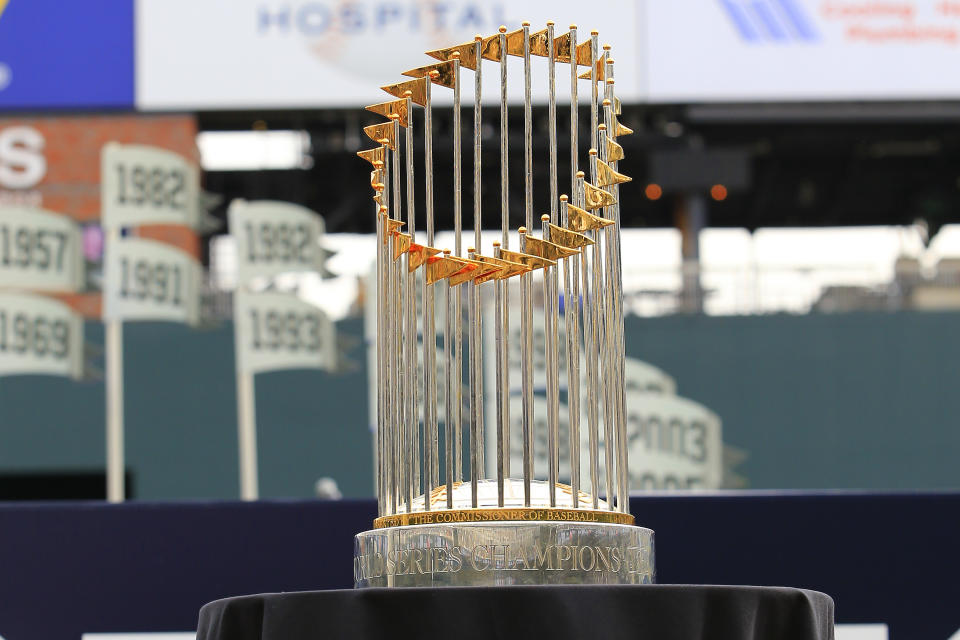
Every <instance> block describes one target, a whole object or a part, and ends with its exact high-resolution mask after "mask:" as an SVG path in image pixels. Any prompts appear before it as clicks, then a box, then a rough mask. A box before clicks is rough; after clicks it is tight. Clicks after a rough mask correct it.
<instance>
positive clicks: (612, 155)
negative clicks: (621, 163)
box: [607, 138, 623, 162]
mask: <svg viewBox="0 0 960 640" xmlns="http://www.w3.org/2000/svg"><path fill="white" fill-rule="evenodd" d="M607 160H609V161H610V162H617V161H618V160H623V147H621V146H620V145H619V144H617V143H616V142H615V141H614V139H613V138H607Z"/></svg>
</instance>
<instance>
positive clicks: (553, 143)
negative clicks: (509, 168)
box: [525, 22, 576, 224]
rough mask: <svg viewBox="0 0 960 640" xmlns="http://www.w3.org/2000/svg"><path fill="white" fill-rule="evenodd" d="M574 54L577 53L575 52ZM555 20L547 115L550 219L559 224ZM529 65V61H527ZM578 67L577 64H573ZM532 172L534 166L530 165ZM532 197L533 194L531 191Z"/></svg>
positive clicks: (550, 31)
mask: <svg viewBox="0 0 960 640" xmlns="http://www.w3.org/2000/svg"><path fill="white" fill-rule="evenodd" d="M525 53H526V60H527V61H529V59H530V41H529V39H527V47H526V51H525ZM574 56H576V54H575V53H574ZM553 58H554V56H553V22H548V23H547V92H548V99H547V117H548V120H549V129H550V220H551V222H553V224H557V195H558V187H557V87H556V84H557V81H556V72H557V69H556V65H557V63H556V60H554V59H553ZM527 66H528V67H529V62H527ZM573 67H574V68H576V64H574V65H573ZM527 75H528V80H527V87H528V89H527V95H528V96H529V95H530V91H529V86H530V81H529V73H528V74H527ZM529 168H530V170H531V172H532V166H530V167H529ZM530 195H531V199H532V197H533V194H532V192H531V194H530Z"/></svg>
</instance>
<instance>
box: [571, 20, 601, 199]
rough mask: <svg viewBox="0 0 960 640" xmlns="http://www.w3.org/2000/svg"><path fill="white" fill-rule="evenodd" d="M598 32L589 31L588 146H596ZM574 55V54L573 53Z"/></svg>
mask: <svg viewBox="0 0 960 640" xmlns="http://www.w3.org/2000/svg"><path fill="white" fill-rule="evenodd" d="M599 35H600V34H599V33H598V32H597V31H591V32H590V98H591V99H590V148H591V149H596V148H597V118H598V116H597V100H599V94H598V91H597V81H598V80H599V78H597V56H598V54H599V51H600V50H599V48H598V45H597V42H598V40H597V38H598V36H599ZM574 55H576V54H574ZM590 177H591V179H593V180H594V182H596V180H595V176H593V175H591V176H590Z"/></svg>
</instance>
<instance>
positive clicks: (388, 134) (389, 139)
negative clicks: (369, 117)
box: [363, 122, 397, 151]
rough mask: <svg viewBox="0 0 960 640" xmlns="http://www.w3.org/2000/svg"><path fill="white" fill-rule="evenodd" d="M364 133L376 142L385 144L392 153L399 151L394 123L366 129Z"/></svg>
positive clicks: (375, 125) (371, 126)
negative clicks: (394, 133) (394, 132)
mask: <svg viewBox="0 0 960 640" xmlns="http://www.w3.org/2000/svg"><path fill="white" fill-rule="evenodd" d="M363 132H364V133H365V134H367V137H368V138H370V139H371V140H373V141H374V142H379V143H380V144H385V145H387V146H388V147H390V150H391V151H396V150H397V138H396V136H394V135H393V122H381V123H380V124H372V125H370V126H369V127H364V128H363Z"/></svg>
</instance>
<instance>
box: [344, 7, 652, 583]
mask: <svg viewBox="0 0 960 640" xmlns="http://www.w3.org/2000/svg"><path fill="white" fill-rule="evenodd" d="M428 55H429V56H431V57H433V58H435V59H438V60H440V62H438V63H435V64H431V65H427V66H424V67H419V68H417V69H411V70H409V71H405V72H403V75H404V76H408V77H411V78H412V79H410V80H407V81H405V82H400V83H397V84H392V85H388V86H385V87H383V89H384V91H386V92H387V93H389V94H391V95H392V96H394V98H395V99H394V100H391V101H389V102H384V103H381V104H377V105H372V106H370V107H367V109H368V110H370V111H373V112H375V113H378V114H381V115H383V116H384V117H385V118H387V121H386V122H383V123H380V124H375V125H372V126H369V127H366V128H365V129H364V131H365V132H366V134H367V135H368V136H369V137H370V138H371V139H373V140H374V141H375V142H377V143H378V144H379V146H377V147H375V148H373V149H369V150H366V151H361V152H359V154H358V155H359V156H360V157H362V158H364V159H365V160H367V161H369V162H370V163H371V164H372V165H373V167H374V170H373V172H372V174H371V186H372V187H373V189H374V192H375V193H374V201H375V202H376V216H377V238H378V242H377V247H378V250H377V274H376V275H377V288H378V290H377V292H376V297H377V380H378V386H379V393H378V403H377V431H376V451H377V500H378V517H377V519H376V520H375V521H374V528H373V529H372V530H370V531H366V532H363V533H360V534H358V535H357V536H356V539H355V548H354V579H355V584H356V586H357V587H386V586H398V587H399V586H441V585H481V584H489V585H510V584H557V583H601V584H637V583H649V582H652V581H653V578H654V561H653V532H652V531H650V530H649V529H643V528H640V527H637V526H634V525H633V516H631V515H630V513H629V485H628V474H627V442H626V425H625V399H624V386H623V374H624V347H623V339H624V338H623V308H622V287H621V269H620V220H619V212H620V205H619V203H618V196H619V187H618V185H619V184H620V183H622V182H627V181H629V180H630V178H628V177H627V176H625V175H623V174H620V173H618V172H617V161H618V160H621V159H622V158H623V149H622V147H621V146H620V145H618V144H617V138H618V137H619V136H622V135H626V134H629V133H632V132H631V131H630V130H629V129H627V128H626V127H625V126H623V125H622V124H620V123H619V122H618V121H617V116H618V115H619V113H620V101H619V100H618V99H617V98H616V96H615V95H614V78H613V66H614V65H613V59H611V57H610V56H611V53H610V47H609V46H606V45H605V46H603V48H602V49H601V48H600V47H599V46H598V34H597V32H592V33H591V35H590V38H589V39H588V40H586V41H585V42H582V43H578V42H577V28H576V26H571V27H570V30H569V31H568V32H567V33H564V34H562V35H559V36H557V37H555V34H554V25H553V23H547V26H546V29H543V30H541V31H537V32H535V33H531V31H530V25H529V23H524V24H523V27H522V28H521V29H518V30H516V31H513V32H509V33H508V32H507V29H506V28H505V27H501V28H500V32H499V33H497V34H495V35H492V36H489V37H486V38H483V37H481V36H477V37H476V38H475V40H474V41H473V42H470V43H466V44H462V45H457V46H453V47H449V48H446V49H440V50H436V51H430V52H428ZM508 56H517V57H521V58H522V59H523V69H524V78H523V80H524V167H523V174H524V176H525V214H526V218H525V221H526V227H521V228H520V229H519V230H518V231H519V238H518V242H517V243H516V245H514V246H515V247H516V249H511V239H510V235H511V233H510V229H509V215H508V213H509V212H508V175H509V174H508V160H507V144H508V140H507V75H508V74H507V58H508ZM531 56H541V57H545V58H546V61H547V69H548V78H547V85H548V90H549V102H548V117H549V123H548V129H549V139H550V141H549V147H550V169H549V176H550V185H549V188H550V213H549V214H546V215H543V216H542V217H541V218H540V220H541V234H540V237H535V235H534V217H533V183H532V176H533V150H532V137H533V134H532V120H533V117H532V108H531V90H530V85H531V65H530V61H531ZM484 60H490V61H493V62H499V64H500V178H501V212H500V214H501V235H500V238H499V242H494V243H493V244H492V246H493V250H492V254H493V255H481V253H480V251H481V247H482V246H483V244H482V238H481V231H480V229H481V206H480V195H481V190H482V185H483V183H482V180H481V155H482V153H481V152H482V149H481V93H482V87H483V81H482V67H483V61H484ZM557 63H561V64H569V68H570V97H571V105H570V123H569V128H570V131H569V134H570V145H571V153H570V176H571V184H570V189H571V194H572V195H571V196H567V195H560V194H559V185H558V183H557V124H558V123H557V106H556V89H555V84H556V83H555V71H556V64H557ZM580 67H585V68H586V69H587V70H586V71H585V73H583V74H578V72H579V71H581V69H580ZM463 68H466V69H470V70H472V71H473V72H474V79H475V93H474V103H473V125H474V144H473V150H474V155H473V169H474V172H473V173H474V175H473V179H474V187H473V193H474V201H473V225H474V238H473V246H472V247H470V248H467V250H466V253H464V251H463V245H462V225H461V213H462V211H461V172H462V160H461V101H460V73H461V69H463ZM578 79H581V80H588V81H589V83H590V122H589V126H590V140H591V149H590V150H589V153H588V154H587V158H588V169H589V175H590V179H589V181H588V180H587V179H586V177H585V174H584V172H583V171H581V170H580V169H579V160H580V158H579V151H578V135H579V134H578V131H579V126H580V122H579V119H580V114H579V110H578V98H577V82H578ZM433 85H438V86H441V87H444V88H448V89H452V91H453V158H454V166H453V175H454V185H453V191H454V201H453V215H454V233H455V246H454V249H453V251H452V252H451V251H450V250H446V249H444V250H441V249H438V248H435V247H434V246H433V245H434V216H433V207H434V198H433V140H432V139H433V131H432V108H431V92H432V89H433ZM414 105H416V106H418V107H421V108H422V110H423V120H422V126H423V135H424V152H423V158H424V159H423V162H424V164H423V172H424V178H425V183H426V184H425V193H426V199H425V211H424V214H423V218H421V222H422V223H425V233H424V232H423V231H421V232H420V233H421V234H423V235H418V233H417V230H416V226H417V215H416V212H415V198H414V193H415V189H416V187H415V178H414V164H415V163H414V150H413V139H414V135H415V134H414V120H415V118H414V115H415V113H414V112H415V107H414ZM601 119H602V122H601ZM401 129H402V130H403V132H404V135H403V136H402V137H403V140H402V142H403V143H404V144H403V147H404V148H403V149H401V144H400V143H401ZM401 155H402V156H403V161H401ZM402 175H403V176H404V177H405V179H406V184H405V189H404V190H403V193H402V192H401V176H402ZM404 196H405V197H404ZM404 225H405V226H406V231H401V229H402V228H403V227H404ZM424 240H425V242H424ZM561 265H562V268H563V299H564V301H566V304H565V305H564V312H563V320H564V330H563V334H564V335H565V339H566V349H565V354H566V355H565V360H566V362H565V363H563V364H564V365H565V366H566V375H567V381H568V385H567V405H568V408H569V438H568V440H569V447H568V449H569V457H570V459H569V467H570V473H569V476H570V478H569V479H570V483H569V484H562V483H560V482H559V470H560V450H561V447H560V426H559V424H560V419H559V411H560V385H559V372H560V367H561V363H560V362H559V360H560V350H559V349H558V346H559V334H560V327H559V325H560V312H559V304H558V298H559V291H558V287H559V280H560V278H559V273H558V272H559V270H560V269H561ZM537 270H542V276H543V279H542V288H543V306H544V316H543V317H544V320H543V323H544V326H543V329H544V335H545V346H544V353H543V356H544V360H545V369H546V371H545V380H546V401H547V404H546V406H547V415H546V418H547V419H546V431H547V433H546V438H545V439H544V438H538V437H537V434H536V433H535V431H536V428H535V424H534V370H533V369H534V356H535V353H534V341H533V329H534V328H533V321H534V320H533V319H534V315H533V306H534V299H533V286H532V285H533V279H534V272H535V271H537ZM537 275H539V274H537ZM511 278H519V280H520V295H521V304H520V327H521V333H520V336H521V338H520V339H521V345H520V352H521V367H522V368H521V372H522V375H521V378H522V402H523V405H522V436H521V440H522V447H523V453H522V461H521V464H520V465H519V466H520V471H521V474H516V473H515V472H516V470H517V469H516V466H513V467H512V466H511V455H510V454H511V449H510V443H511V438H510V415H509V414H510V402H509V400H510V386H509V379H508V377H509V367H508V364H509V362H508V353H509V351H508V346H509V345H508V341H509V335H510V334H509V323H510V320H511V318H510V315H511V314H510V303H509V297H510V279H511ZM488 282H492V285H487V286H492V287H493V289H494V294H493V297H494V300H495V305H494V306H495V319H494V323H495V336H496V340H495V347H496V363H497V366H496V390H495V393H496V417H495V420H494V421H493V423H494V424H495V425H496V433H495V434H489V433H488V434H485V433H484V416H483V397H484V391H483V370H482V362H483V361H482V354H481V351H482V348H483V345H482V330H481V321H482V316H481V311H482V300H483V299H484V298H483V297H482V289H483V288H484V286H485V285H486V283H488ZM441 283H443V284H441ZM438 284H441V288H442V290H443V295H444V296H445V299H444V304H445V311H444V313H443V318H444V327H443V346H444V348H443V353H442V357H443V358H444V360H445V362H444V372H443V373H444V375H443V377H444V378H445V381H444V384H443V385H441V386H442V388H443V396H444V399H445V403H444V409H445V419H444V420H443V424H442V430H441V428H440V427H441V425H440V420H439V417H438V381H437V374H436V372H437V367H436V358H437V341H436V339H435V338H434V336H436V322H437V319H436V315H437V313H436V308H435V302H436V290H437V285H438ZM462 284H467V285H468V287H467V298H468V314H467V318H468V322H467V325H468V326H467V336H466V338H467V365H468V366H467V379H468V388H469V403H468V404H469V416H468V417H466V420H467V422H466V427H467V434H466V438H467V439H466V442H465V441H464V434H463V426H464V419H465V416H464V415H463V411H462V406H463V402H462V398H461V396H462V390H463V377H464V367H463V350H462V345H463V342H464V340H463V338H464V336H463V333H464V327H463V313H462V309H463V306H462V292H463V287H461V286H460V285H462ZM420 287H422V289H420V291H422V296H421V297H418V295H417V293H418V288H420ZM581 299H582V305H581V304H578V303H579V302H580V300H581ZM570 301H573V302H572V303H571V302H570ZM581 326H582V335H583V340H582V341H581V338H580V336H581ZM418 328H419V329H418ZM418 330H419V331H422V335H424V336H426V339H424V340H423V343H422V347H420V346H418ZM420 350H422V353H418V351H420ZM421 355H422V362H423V389H424V391H423V397H422V398H420V397H418V396H419V395H420V394H419V391H418V390H419V381H418V380H417V378H418V368H417V362H418V358H419V356H421ZM581 357H583V358H585V365H586V366H585V371H586V381H585V384H584V385H582V386H583V388H584V389H585V397H584V402H585V405H586V406H585V409H586V425H585V430H586V439H585V446H586V448H587V449H588V451H587V454H586V456H584V458H585V460H581V424H580V422H581V418H580V415H581V414H580V394H581V383H580V380H579V373H580V358H581ZM491 437H492V438H494V439H495V445H496V446H495V451H496V476H495V477H487V474H486V473H485V469H486V468H487V467H486V466H485V464H484V451H485V449H486V448H487V446H491V447H492V445H493V443H492V442H490V441H489V439H490V438H491ZM601 439H602V445H601ZM543 440H545V441H546V443H547V456H546V457H547V467H548V471H547V477H546V478H545V479H544V478H536V477H534V476H535V474H534V443H535V442H538V441H543ZM601 454H602V457H601ZM465 458H466V459H465ZM581 465H583V466H584V470H585V471H586V470H588V471H587V473H589V478H583V479H581V477H580V476H581ZM601 495H604V496H606V499H601V498H600V496H601Z"/></svg>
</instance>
